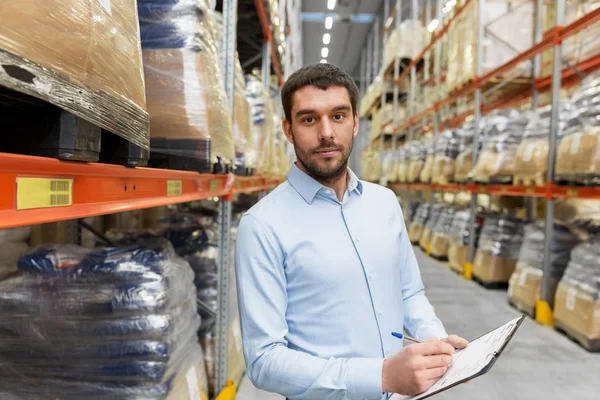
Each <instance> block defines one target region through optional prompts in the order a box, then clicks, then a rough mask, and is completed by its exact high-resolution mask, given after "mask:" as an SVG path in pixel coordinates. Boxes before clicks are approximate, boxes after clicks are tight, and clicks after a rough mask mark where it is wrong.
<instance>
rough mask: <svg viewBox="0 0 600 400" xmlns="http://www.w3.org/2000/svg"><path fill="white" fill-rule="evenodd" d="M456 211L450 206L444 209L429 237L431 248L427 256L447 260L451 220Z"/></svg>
mask: <svg viewBox="0 0 600 400" xmlns="http://www.w3.org/2000/svg"><path fill="white" fill-rule="evenodd" d="M455 212H456V209H455V208H454V207H451V206H446V207H444V208H443V209H442V210H441V212H440V214H439V217H438V220H437V222H436V224H435V226H434V227H433V231H432V236H431V246H430V251H429V254H430V255H431V256H433V257H435V258H437V259H441V260H445V259H447V258H448V250H449V248H450V232H451V229H452V219H453V217H454V213H455Z"/></svg>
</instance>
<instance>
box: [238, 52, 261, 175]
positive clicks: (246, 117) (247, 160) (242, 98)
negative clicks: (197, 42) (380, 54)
mask: <svg viewBox="0 0 600 400" xmlns="http://www.w3.org/2000/svg"><path fill="white" fill-rule="evenodd" d="M234 87H235V93H234V106H233V108H234V110H233V142H234V148H235V172H236V174H238V175H252V172H253V171H252V170H253V169H254V165H255V164H256V151H255V150H254V143H253V141H254V135H252V129H253V123H252V111H251V108H250V102H248V99H247V98H246V79H245V78H244V71H243V70H242V65H241V64H240V59H239V56H238V55H237V53H236V57H235V84H234Z"/></svg>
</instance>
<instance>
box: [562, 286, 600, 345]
mask: <svg viewBox="0 0 600 400" xmlns="http://www.w3.org/2000/svg"><path fill="white" fill-rule="evenodd" d="M554 304H555V307H554V319H555V322H556V325H557V326H558V325H560V327H562V328H563V329H565V330H567V331H568V333H569V334H573V335H580V336H582V337H583V338H585V339H588V340H600V300H599V299H598V298H597V297H596V298H594V297H592V296H591V295H590V294H589V293H586V292H584V291H582V290H581V289H580V288H578V287H574V286H571V285H570V284H567V283H565V282H561V283H559V285H558V289H557V290H556V297H555V301H554Z"/></svg>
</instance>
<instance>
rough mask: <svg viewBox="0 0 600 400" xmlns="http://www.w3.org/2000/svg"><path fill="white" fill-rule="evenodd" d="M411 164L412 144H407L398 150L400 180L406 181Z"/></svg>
mask: <svg viewBox="0 0 600 400" xmlns="http://www.w3.org/2000/svg"><path fill="white" fill-rule="evenodd" d="M409 164H410V145H409V144H405V145H404V146H402V147H401V148H400V149H399V150H398V161H397V163H396V165H397V167H398V174H397V176H398V182H401V183H404V182H406V180H407V178H408V167H409Z"/></svg>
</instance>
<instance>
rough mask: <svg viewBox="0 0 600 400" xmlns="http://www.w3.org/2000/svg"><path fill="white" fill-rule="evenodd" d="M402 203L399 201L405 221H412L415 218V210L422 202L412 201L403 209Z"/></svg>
mask: <svg viewBox="0 0 600 400" xmlns="http://www.w3.org/2000/svg"><path fill="white" fill-rule="evenodd" d="M402 203H403V202H402V201H401V204H400V205H401V206H402V211H403V212H404V217H405V218H404V219H405V221H412V220H413V219H414V218H415V215H416V213H417V210H418V209H419V207H420V206H421V204H423V202H422V201H420V200H413V201H411V202H410V203H409V204H408V205H407V206H406V207H404V204H402Z"/></svg>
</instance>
